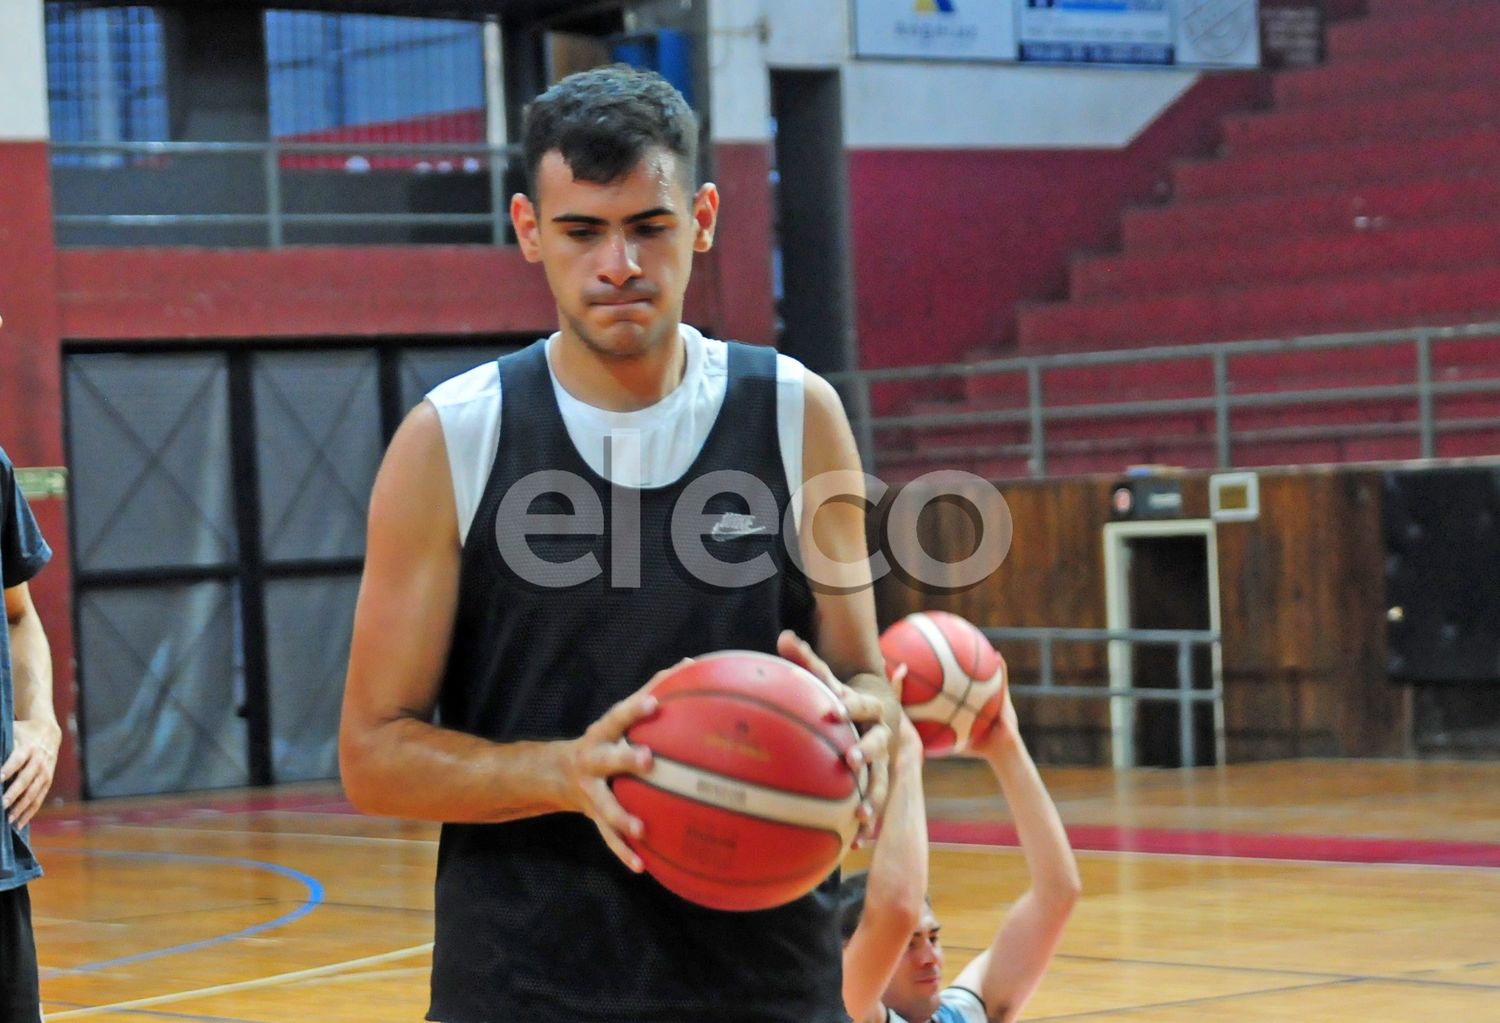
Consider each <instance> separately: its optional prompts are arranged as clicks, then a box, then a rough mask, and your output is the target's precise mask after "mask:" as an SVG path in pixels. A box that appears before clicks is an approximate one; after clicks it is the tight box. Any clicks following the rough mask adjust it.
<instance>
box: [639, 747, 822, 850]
mask: <svg viewBox="0 0 1500 1023" xmlns="http://www.w3.org/2000/svg"><path fill="white" fill-rule="evenodd" d="M679 762H680V761H679ZM685 766H687V767H692V768H693V770H695V771H702V772H703V773H704V774H711V775H713V776H714V777H715V778H728V779H729V780H730V781H732V782H735V783H737V784H740V785H744V784H746V782H742V781H740V780H739V779H738V778H734V777H731V776H730V775H727V774H720V773H719V772H718V771H710V770H708V769H707V768H704V767H695V766H694V765H692V764H687V765H685ZM621 777H623V778H629V779H631V780H632V781H634V782H636V783H637V784H638V785H643V786H645V787H646V788H648V789H655V790H656V791H657V792H660V793H662V794H664V795H668V796H672V797H673V798H675V799H682V800H686V801H687V802H689V803H697V804H698V805H699V806H706V807H708V808H710V809H712V810H722V811H724V812H725V813H732V814H734V815H735V816H736V817H743V818H745V819H746V820H751V821H764V822H765V823H767V824H780V825H782V826H784V827H788V828H799V829H801V830H803V831H815V832H817V833H818V834H820V835H832V836H833V837H834V838H836V839H838V840H839V841H840V842H842V841H843V837H844V836H842V835H840V834H839V833H838V832H837V831H830V830H829V829H828V828H820V827H815V826H814V825H811V824H793V823H789V822H787V821H782V820H777V819H776V818H775V817H762V816H761V815H760V814H758V813H746V812H745V811H744V810H736V809H734V808H732V807H728V806H724V805H722V804H720V803H710V802H709V801H708V800H706V799H700V798H699V797H697V796H693V795H689V794H688V793H686V792H678V791H677V790H676V789H669V788H666V787H664V786H661V785H657V784H655V783H654V782H650V781H647V780H646V779H645V778H643V777H641V776H640V775H638V774H626V775H621ZM755 787H756V788H761V789H763V788H767V787H768V786H765V785H757V786H755ZM788 794H789V795H797V796H799V797H800V798H802V799H813V800H817V801H818V802H820V803H827V804H829V805H830V806H837V805H839V804H840V803H842V802H843V801H844V800H842V799H828V798H826V797H823V796H804V795H802V794H801V793H788ZM845 798H847V797H845ZM642 844H643V845H644V844H645V843H642ZM648 848H649V846H648Z"/></svg>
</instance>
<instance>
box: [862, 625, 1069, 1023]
mask: <svg viewBox="0 0 1500 1023" xmlns="http://www.w3.org/2000/svg"><path fill="white" fill-rule="evenodd" d="M959 621H962V620H961V619H960V620H959ZM963 624H964V625H968V623H966V622H965V623H963ZM969 628H971V629H972V628H973V626H969ZM953 634H954V635H963V633H962V631H961V630H954V632H953ZM888 635H889V630H888ZM986 646H988V644H987V643H986ZM890 649H891V647H890V645H889V644H887V651H888V652H889V650H890ZM997 656H998V655H997ZM893 668H895V669H897V670H899V671H901V672H902V673H906V672H907V671H909V670H910V669H909V666H908V665H906V664H905V663H904V662H903V663H901V664H899V665H893ZM997 677H999V678H1001V679H1002V680H1003V678H1004V671H1003V666H1002V668H1001V669H1000V671H999V675H998V676H997ZM910 684H911V683H910V680H909V679H908V680H907V681H906V682H905V683H904V684H902V689H903V697H904V698H907V699H910V697H908V696H907V694H908V693H909V692H910V688H909V687H910ZM985 702H986V704H988V702H989V701H988V700H986V701H985ZM994 706H995V708H996V710H997V714H996V716H995V719H994V722H993V725H992V726H990V727H986V728H982V729H981V730H979V731H978V732H977V733H973V734H970V735H969V736H968V737H967V738H966V739H965V740H964V741H963V742H962V743H961V744H960V749H959V751H961V752H966V753H969V754H972V755H975V756H979V757H982V758H983V759H984V760H985V761H986V762H987V763H988V764H989V765H990V767H991V769H992V770H993V771H994V772H995V777H996V778H997V779H998V780H999V782H1000V791H1001V793H1002V794H1003V795H1004V797H1005V801H1006V804H1007V805H1008V806H1009V808H1010V813H1011V817H1012V819H1013V820H1014V822H1015V826H1016V831H1017V833H1018V834H1019V836H1020V843H1021V851H1022V854H1023V855H1024V856H1025V858H1026V867H1027V870H1028V872H1029V873H1030V876H1031V886H1030V887H1029V888H1028V889H1027V890H1026V891H1025V892H1024V893H1022V895H1021V896H1020V898H1018V899H1017V900H1016V901H1015V902H1014V903H1013V904H1012V905H1011V907H1010V909H1009V910H1008V911H1007V912H1006V914H1005V915H1004V917H1003V918H1002V919H1001V922H1000V926H999V928H998V930H997V931H996V932H995V937H994V939H993V940H992V941H991V942H990V945H989V947H988V948H986V949H985V950H984V951H983V952H981V953H980V954H979V955H978V956H976V957H975V958H974V959H973V960H972V961H970V962H969V963H968V965H966V966H965V967H964V968H963V969H962V970H961V971H960V972H959V974H958V976H957V978H956V979H955V980H954V982H953V983H952V984H951V985H946V986H945V985H944V983H943V975H944V974H943V967H944V957H943V946H942V941H941V938H940V932H941V924H940V923H939V921H938V919H937V916H936V915H935V914H934V912H933V909H932V906H931V904H930V903H929V902H928V899H927V890H926V878H927V872H928V865H927V821H926V817H925V810H924V806H923V801H922V773H921V766H922V762H923V760H924V756H923V753H924V752H926V751H925V750H924V747H923V736H922V735H920V734H918V731H917V728H916V727H913V726H903V727H902V730H901V734H900V737H899V739H898V742H897V745H896V748H895V751H894V754H893V771H892V785H891V795H890V801H889V803H888V808H887V812H886V816H885V819H884V827H883V830H882V831H881V835H880V839H879V841H878V842H877V843H876V845H875V851H874V855H873V856H872V857H871V866H870V869H869V871H868V872H867V873H865V874H859V875H852V876H849V877H846V878H845V879H844V882H843V890H844V909H843V912H842V919H841V926H842V930H843V934H844V938H845V946H844V998H845V1006H846V1008H847V1010H848V1012H849V1014H850V1016H851V1017H852V1018H853V1020H854V1021H855V1023H1012V1021H1014V1020H1016V1019H1018V1018H1019V1016H1020V1012H1021V1009H1022V1007H1023V1006H1024V1005H1025V1004H1026V1001H1027V999H1029V998H1030V997H1031V996H1032V994H1033V993H1034V992H1035V991H1036V989H1037V986H1038V985H1039V984H1040V983H1041V980H1042V976H1043V974H1044V973H1045V972H1046V970H1047V966H1048V964H1049V963H1050V962H1051V961H1052V955H1053V953H1054V952H1055V951H1056V949H1057V945H1058V943H1059V941H1061V939H1062V933H1063V928H1064V926H1065V925H1066V924H1067V921H1068V917H1069V916H1070V914H1071V913H1072V911H1073V906H1074V904H1075V903H1076V902H1077V900H1078V896H1079V893H1080V891H1081V884H1080V881H1079V877H1078V864H1077V862H1076V861H1075V859H1074V856H1073V849H1072V847H1071V845H1070V844H1069V843H1068V836H1067V832H1066V831H1064V830H1063V826H1062V821H1061V819H1060V818H1059V817H1058V813H1057V808H1056V807H1055V806H1054V805H1053V803H1052V798H1051V797H1050V796H1049V795H1048V794H1047V789H1046V786H1045V785H1043V783H1042V779H1041V776H1040V775H1039V774H1038V773H1037V769H1036V765H1035V764H1034V763H1033V762H1032V760H1031V755H1030V753H1028V752H1027V749H1026V744H1025V743H1024V742H1023V741H1022V740H1021V733H1020V730H1019V728H1018V727H1017V723H1016V712H1015V707H1014V706H1013V705H1012V703H1011V699H1010V692H1009V690H1008V688H1005V687H1004V686H1003V684H1002V686H1001V688H1000V690H999V692H998V693H997V694H996V695H995V703H994ZM930 734H936V732H935V731H932V732H930ZM931 748H932V747H931V746H930V745H929V746H928V749H929V750H930V749H931ZM944 748H945V749H946V750H949V751H951V750H952V746H951V745H949V746H945V747H944ZM940 755H942V754H940Z"/></svg>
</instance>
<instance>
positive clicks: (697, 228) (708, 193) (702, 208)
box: [693, 181, 719, 252]
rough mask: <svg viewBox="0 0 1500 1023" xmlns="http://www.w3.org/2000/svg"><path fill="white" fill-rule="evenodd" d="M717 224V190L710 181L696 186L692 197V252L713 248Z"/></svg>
mask: <svg viewBox="0 0 1500 1023" xmlns="http://www.w3.org/2000/svg"><path fill="white" fill-rule="evenodd" d="M718 224H719V188H718V186H717V185H715V184H714V183H713V182H712V181H705V182H704V183H703V184H701V185H699V186H698V194H697V195H695V196H693V251H694V252H707V251H708V250H709V249H711V248H713V247H714V230H715V228H717V227H718Z"/></svg>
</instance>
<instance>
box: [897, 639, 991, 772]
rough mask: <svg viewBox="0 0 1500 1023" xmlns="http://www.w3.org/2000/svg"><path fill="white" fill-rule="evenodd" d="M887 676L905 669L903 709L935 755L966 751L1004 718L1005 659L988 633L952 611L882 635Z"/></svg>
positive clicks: (926, 751) (928, 753)
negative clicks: (986, 635) (1002, 708)
mask: <svg viewBox="0 0 1500 1023" xmlns="http://www.w3.org/2000/svg"><path fill="white" fill-rule="evenodd" d="M880 652H881V654H882V655H884V657H885V669H886V674H887V675H889V676H892V677H894V675H895V672H896V668H897V667H898V666H899V665H901V664H905V665H906V680H905V682H904V683H903V685H902V691H901V705H902V707H903V709H905V711H906V715H907V717H909V718H911V720H912V724H914V725H915V726H916V729H917V733H918V734H919V735H921V737H922V747H923V750H924V752H925V753H926V754H927V755H928V756H930V757H937V756H947V755H949V754H953V753H962V752H964V751H966V750H967V749H968V748H969V746H970V744H971V743H972V742H974V741H976V740H979V739H982V738H983V737H984V736H985V735H986V734H987V733H988V732H989V730H990V729H991V728H993V727H994V725H995V722H996V721H997V720H999V716H1000V709H1001V702H1002V700H1003V698H1004V694H1005V661H1004V659H1003V658H1002V657H1001V656H1000V654H999V653H998V652H997V651H996V650H995V648H994V647H993V646H991V645H990V641H989V640H988V639H986V638H985V635H984V633H983V632H981V631H980V630H979V629H978V627H976V626H975V625H974V624H973V623H971V622H969V621H968V620H967V619H964V618H961V617H960V616H958V615H956V614H951V613H949V612H947V611H918V612H916V613H914V614H909V615H907V616H906V617H905V618H902V619H901V620H900V621H898V622H896V623H894V624H893V625H891V627H890V628H888V629H886V630H885V632H884V633H882V634H881V637H880Z"/></svg>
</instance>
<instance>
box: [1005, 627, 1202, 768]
mask: <svg viewBox="0 0 1500 1023" xmlns="http://www.w3.org/2000/svg"><path fill="white" fill-rule="evenodd" d="M981 631H983V633H984V634H985V636H986V637H987V638H988V639H989V640H990V642H992V643H994V644H995V645H996V646H997V647H999V648H1000V649H1002V650H1003V649H1007V648H1009V647H1012V646H1014V645H1015V644H1017V643H1034V644H1036V647H1037V665H1038V666H1037V682H1036V684H1035V685H1024V686H1021V685H1012V686H1011V687H1010V691H1011V692H1012V693H1013V694H1015V695H1017V696H1028V697H1069V698H1074V699H1108V700H1124V701H1127V703H1128V704H1129V706H1130V708H1131V709H1130V713H1129V714H1128V715H1127V718H1128V720H1124V721H1121V720H1115V718H1116V715H1115V713H1114V712H1113V711H1112V713H1111V726H1112V727H1111V733H1112V735H1113V738H1114V741H1115V742H1122V741H1123V742H1125V743H1127V744H1132V740H1133V736H1132V734H1131V730H1132V728H1133V725H1134V719H1135V713H1134V707H1135V704H1136V703H1137V702H1139V701H1142V700H1146V701H1169V702H1173V703H1176V704H1177V728H1178V756H1179V762H1180V764H1181V766H1183V767H1192V766H1193V765H1194V764H1196V763H1197V759H1198V749H1197V735H1196V732H1195V730H1194V723H1193V717H1194V715H1193V708H1194V706H1196V705H1197V704H1200V703H1202V704H1208V705H1209V706H1211V707H1212V708H1213V721H1214V746H1215V749H1214V762H1215V763H1219V764H1222V763H1224V684H1223V680H1222V679H1221V678H1220V677H1219V671H1218V667H1217V666H1218V665H1219V663H1220V662H1221V655H1222V645H1221V644H1222V637H1221V636H1220V634H1219V633H1217V632H1211V631H1208V630H1198V629H1054V628H1021V627H1002V628H986V629H983V630H981ZM1059 643H1075V644H1076V643H1085V644H1108V645H1109V646H1110V647H1111V648H1112V650H1114V651H1119V652H1123V654H1124V655H1125V656H1126V657H1127V658H1128V655H1129V653H1130V652H1131V651H1133V650H1134V648H1135V647H1137V646H1170V647H1176V649H1177V677H1176V679H1175V680H1174V681H1175V685H1173V686H1170V687H1167V686H1141V685H1133V684H1132V685H1115V684H1114V683H1113V681H1112V680H1109V681H1106V682H1105V684H1103V685H1059V684H1058V683H1057V677H1056V671H1055V668H1054V665H1055V663H1056V658H1055V648H1056V646H1057V644H1059ZM1197 648H1206V649H1208V650H1209V651H1210V653H1211V654H1214V655H1215V656H1213V657H1212V663H1213V664H1214V666H1215V667H1214V668H1213V669H1211V671H1210V677H1209V678H1208V679H1207V684H1206V685H1204V686H1201V687H1199V686H1195V685H1194V681H1195V680H1194V678H1193V651H1194V650H1195V649H1197ZM1112 660H1114V658H1112ZM1125 663H1128V661H1126V662H1125ZM1117 759H1121V758H1117ZM1123 760H1124V761H1126V762H1129V763H1133V762H1134V760H1135V757H1134V750H1133V745H1132V748H1131V749H1130V750H1128V752H1127V755H1126V756H1124V757H1123Z"/></svg>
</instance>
